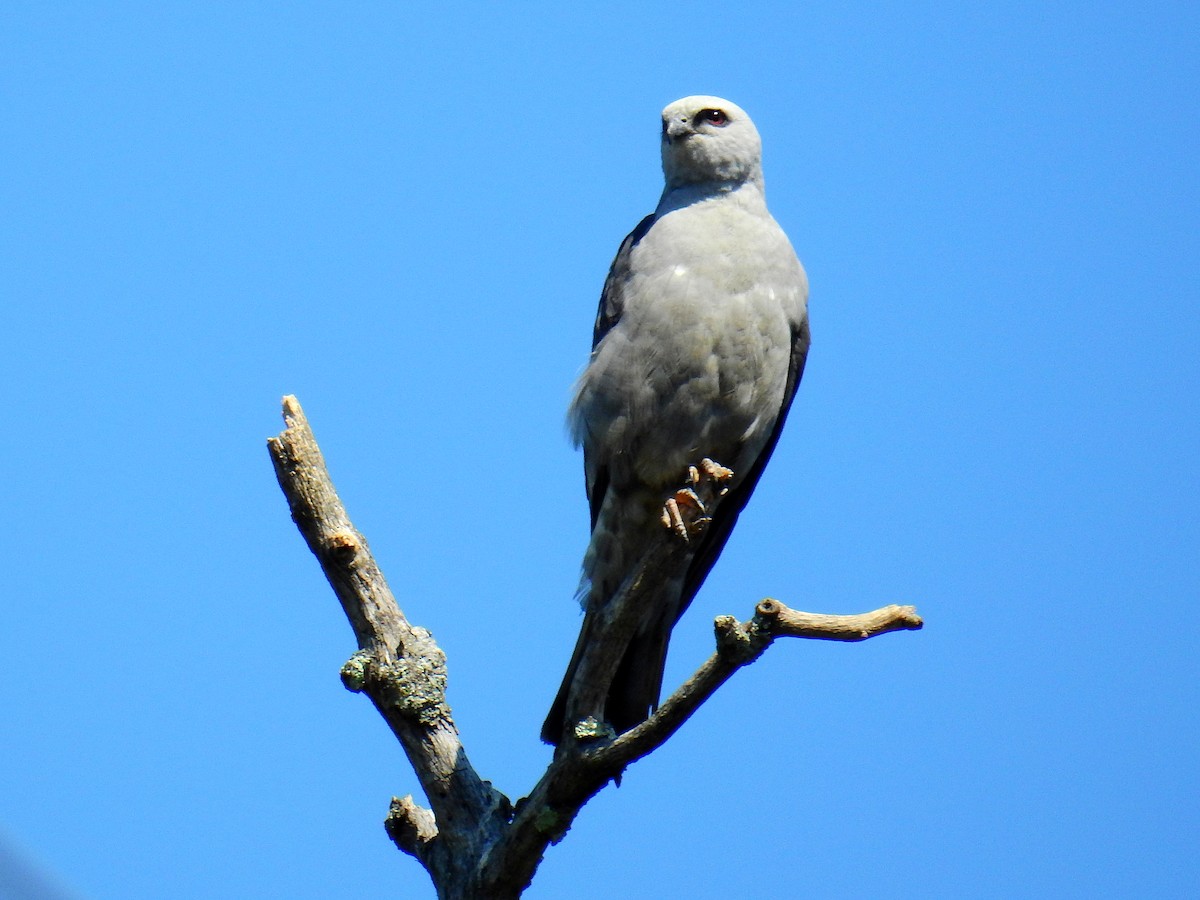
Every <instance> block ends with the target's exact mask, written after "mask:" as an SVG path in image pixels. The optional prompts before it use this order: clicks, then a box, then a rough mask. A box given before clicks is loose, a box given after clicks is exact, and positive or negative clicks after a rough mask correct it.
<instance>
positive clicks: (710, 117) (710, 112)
mask: <svg viewBox="0 0 1200 900" xmlns="http://www.w3.org/2000/svg"><path fill="white" fill-rule="evenodd" d="M696 121H697V124H698V123H700V122H707V123H708V124H709V125H716V126H717V127H718V128H720V127H721V126H722V125H724V124H725V123H726V122H728V121H729V119H728V118H726V116H725V113H724V112H723V111H721V110H719V109H702V110H700V112H699V114H698V115H697V116H696Z"/></svg>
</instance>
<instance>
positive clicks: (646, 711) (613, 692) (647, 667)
mask: <svg viewBox="0 0 1200 900" xmlns="http://www.w3.org/2000/svg"><path fill="white" fill-rule="evenodd" d="M674 620H675V617H674V616H673V615H671V616H663V617H657V618H656V620H655V621H652V622H650V623H649V624H648V625H647V627H645V628H643V629H642V630H641V631H640V632H639V633H638V634H636V635H635V636H634V638H633V640H632V641H630V643H629V646H628V647H627V648H626V649H625V654H624V656H622V657H621V662H620V664H619V665H618V666H617V673H616V675H615V676H614V677H613V683H612V686H611V687H610V688H609V691H608V697H607V698H606V700H605V703H604V718H605V720H606V721H607V722H608V723H609V724H610V725H612V727H613V729H614V730H615V731H616V732H617V734H622V733H624V732H626V731H628V730H629V729H631V728H633V727H634V726H636V725H640V724H641V723H642V722H644V721H646V719H647V718H649V716H650V714H651V713H652V712H654V710H655V709H657V707H658V696H659V692H660V691H661V690H662V681H663V670H664V668H665V667H666V662H667V642H668V641H669V640H670V637H671V627H672V626H673V625H674V624H675V621H674ZM593 621H594V619H593V617H592V615H591V614H588V615H586V616H584V619H583V627H582V628H581V629H580V630H579V640H577V641H576V642H575V651H574V652H573V653H572V654H571V662H570V663H569V664H568V665H567V674H566V676H565V677H564V678H563V682H562V685H561V686H560V687H559V689H558V694H557V695H556V696H555V698H554V703H553V704H551V706H550V713H549V715H547V716H546V721H545V723H544V724H543V725H542V740H543V741H545V742H546V743H547V744H556V745H557V744H558V742H559V741H560V740H562V734H563V729H564V728H566V725H567V723H566V716H567V694H568V693H569V692H570V690H571V682H572V681H574V680H575V671H576V669H577V668H578V667H579V660H580V658H581V657H582V656H583V650H584V648H585V647H586V646H587V644H588V642H589V641H590V640H591V637H592V635H591V631H592V627H593Z"/></svg>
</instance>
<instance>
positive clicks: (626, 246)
mask: <svg viewBox="0 0 1200 900" xmlns="http://www.w3.org/2000/svg"><path fill="white" fill-rule="evenodd" d="M653 224H654V214H653V213H651V214H650V215H648V216H646V218H644V219H642V221H640V222H638V225H637V228H635V229H633V231H631V232H629V234H628V235H626V236H625V240H623V241H621V247H620V249H618V250H617V255H616V257H614V258H613V261H612V265H611V266H609V268H608V277H607V278H606V279H604V290H603V291H601V292H600V309H599V310H598V311H597V313H596V327H595V328H593V329H592V349H593V350H595V349H596V347H597V345H598V344H599V343H600V342H601V341H602V340H604V336H605V335H606V334H608V332H609V331H610V330H612V327H613V326H614V325H616V324H617V322H618V321H619V320H620V318H621V313H622V312H624V311H625V297H624V292H625V282H626V281H627V280H628V278H629V254H630V251H632V250H633V247H634V245H635V244H637V242H638V241H640V240H641V239H642V238H644V237H645V236H646V232H647V231H649V230H650V226H651V225H653Z"/></svg>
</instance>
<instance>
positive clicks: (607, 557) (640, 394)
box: [542, 97, 809, 744]
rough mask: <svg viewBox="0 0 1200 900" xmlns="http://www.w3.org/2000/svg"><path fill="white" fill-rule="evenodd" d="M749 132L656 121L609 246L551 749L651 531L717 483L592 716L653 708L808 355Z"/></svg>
mask: <svg viewBox="0 0 1200 900" xmlns="http://www.w3.org/2000/svg"><path fill="white" fill-rule="evenodd" d="M761 151H762V144H761V141H760V139H759V136H758V131H757V129H756V128H755V127H754V123H753V122H751V121H750V118H749V117H748V116H747V115H746V113H745V112H743V111H742V110H741V109H740V108H739V107H738V106H736V105H734V104H733V103H730V102H729V101H727V100H722V99H720V98H718V97H685V98H684V99H682V100H679V101H676V102H675V103H672V104H671V105H670V106H668V107H667V108H666V109H664V110H663V114H662V165H663V174H664V176H665V179H666V186H665V188H664V190H663V194H662V198H661V199H660V200H659V203H658V208H657V209H656V210H655V211H654V213H653V214H652V215H649V216H647V217H646V218H645V219H643V220H642V221H641V223H640V224H639V225H638V226H637V228H635V229H634V230H633V232H632V233H631V234H630V235H629V236H628V237H626V238H625V240H624V242H623V243H622V244H621V247H620V249H619V250H618V251H617V256H616V259H615V260H613V263H612V267H611V269H610V270H609V273H608V278H607V280H606V281H605V284H604V290H603V293H602V294H601V297H600V311H599V313H598V315H597V316H596V326H595V332H594V335H593V340H592V355H591V359H590V361H589V363H588V365H587V368H586V370H585V371H584V373H583V375H582V376H581V377H580V379H579V382H578V384H577V385H576V389H575V396H574V399H573V401H572V403H571V406H570V410H569V412H568V416H567V419H568V426H569V428H570V432H571V435H572V437H573V439H574V441H575V443H576V444H577V445H582V446H583V459H584V475H585V480H586V485H587V495H588V501H589V503H590V505H591V516H592V537H591V542H590V543H589V545H588V548H587V553H586V555H585V556H584V560H583V579H582V582H581V585H580V599H581V602H582V603H583V605H584V610H585V617H584V622H583V628H582V629H581V632H580V635H579V640H578V642H577V644H576V647H575V653H574V655H573V657H572V659H571V663H570V666H569V667H568V670H567V675H566V678H565V680H564V681H563V685H562V687H561V688H560V689H559V692H558V697H557V698H556V699H555V701H554V705H553V707H552V708H551V710H550V714H549V716H548V717H547V719H546V723H545V725H544V726H543V728H542V739H543V740H545V741H547V742H548V743H552V744H553V743H557V742H558V741H559V740H560V738H561V736H562V732H563V728H564V726H565V723H564V717H565V714H566V709H565V707H566V699H567V692H568V690H569V688H570V685H571V681H572V678H573V676H574V672H575V669H576V666H577V665H578V661H579V659H580V656H581V654H582V652H583V649H584V648H585V647H586V646H587V644H588V641H589V640H590V638H591V635H590V629H592V628H594V627H595V621H596V613H597V611H598V610H601V609H603V608H604V605H605V604H606V603H607V602H608V600H609V599H610V598H611V597H613V596H614V594H615V593H616V592H617V590H618V589H619V588H620V587H621V584H622V582H623V581H624V579H625V578H626V577H627V576H628V575H629V574H631V573H632V571H633V568H634V567H635V566H636V565H637V564H638V562H639V561H640V554H641V553H642V551H644V549H645V548H646V547H647V545H648V543H649V542H650V541H651V539H652V538H653V537H654V535H655V533H656V532H655V530H656V529H661V528H662V527H663V525H662V510H663V504H664V501H665V500H667V499H669V498H670V497H671V496H673V490H672V489H673V488H675V487H677V486H679V485H680V484H681V483H682V482H683V481H684V478H685V476H686V475H687V472H688V467H689V466H692V465H696V464H698V463H699V462H700V461H701V460H702V459H704V458H710V459H712V460H714V461H716V462H717V463H720V464H721V465H723V466H725V467H728V468H729V469H732V470H733V476H732V478H731V479H730V480H729V481H728V483H727V484H728V488H729V493H728V494H727V495H726V496H725V497H724V499H723V500H721V501H720V503H719V504H718V505H717V507H716V509H715V511H714V515H713V519H712V521H711V523H710V524H709V526H708V528H707V530H706V531H705V532H704V533H703V534H702V535H701V536H700V537H699V538H698V539H696V540H695V541H694V542H693V546H694V550H693V551H692V554H691V556H690V559H689V563H688V566H687V568H686V571H685V572H682V573H681V574H680V575H679V577H678V578H677V579H676V580H675V582H674V583H672V584H671V585H670V588H669V590H668V591H667V593H666V595H665V596H663V597H662V599H661V606H660V608H658V609H655V610H654V611H652V612H650V611H648V614H647V615H646V616H645V617H644V619H643V625H642V627H641V630H640V631H639V632H638V633H637V634H636V635H635V637H634V638H633V641H632V642H631V643H630V645H629V648H628V650H627V652H626V654H625V656H624V657H623V659H622V662H621V664H620V667H619V669H618V671H617V675H616V678H615V680H614V681H613V684H612V689H611V691H610V693H609V695H608V698H607V702H606V704H605V711H604V715H605V718H606V720H607V721H608V722H609V723H610V724H611V725H612V726H613V728H614V729H615V730H616V731H617V733H618V734H619V733H621V732H624V731H627V730H628V729H630V728H632V727H634V726H635V725H637V724H639V723H640V722H642V721H644V720H645V719H646V718H647V717H648V716H649V715H650V713H651V712H653V710H654V709H655V708H656V706H657V704H658V699H659V691H660V690H661V687H662V678H663V667H664V664H665V662H666V655H667V642H668V640H669V638H670V636H671V630H672V628H674V626H675V623H676V622H677V621H678V620H679V617H680V616H681V615H682V614H683V611H684V610H685V609H686V608H687V606H688V604H689V603H691V601H692V598H693V597H694V596H695V594H696V592H697V591H698V590H699V589H700V585H701V584H703V582H704V579H705V577H706V576H707V575H708V572H709V570H710V569H711V568H712V566H713V563H715V562H716V560H717V557H718V556H719V555H720V553H721V550H722V548H723V547H724V546H725V541H726V540H727V539H728V538H729V534H730V532H731V531H732V529H733V526H734V524H735V523H736V522H737V518H738V514H739V513H740V512H741V511H742V509H743V507H745V505H746V501H747V500H749V499H750V494H751V492H752V491H753V490H754V486H755V484H756V483H757V482H758V479H759V476H760V475H761V474H762V471H763V467H764V466H766V464H767V460H768V459H769V458H770V456H771V452H772V451H773V450H774V449H775V443H776V441H777V440H778V439H779V432H780V430H781V429H782V428H783V423H784V419H785V418H786V416H787V413H788V408H789V407H790V406H791V403H792V397H793V396H794V395H795V392H796V386H797V385H798V384H799V382H800V376H801V374H802V372H803V370H804V360H805V356H806V355H807V353H808V344H809V329H808V313H807V300H808V278H807V276H806V275H805V273H804V269H803V267H802V266H801V265H800V261H799V260H798V259H797V258H796V254H795V252H794V251H793V250H792V246H791V244H790V243H789V242H788V239H787V236H786V235H785V234H784V233H783V230H782V229H781V228H780V227H779V225H778V224H777V223H776V222H775V220H774V219H773V218H771V214H770V213H769V212H767V204H766V200H765V199H764V195H763V176H762V166H761Z"/></svg>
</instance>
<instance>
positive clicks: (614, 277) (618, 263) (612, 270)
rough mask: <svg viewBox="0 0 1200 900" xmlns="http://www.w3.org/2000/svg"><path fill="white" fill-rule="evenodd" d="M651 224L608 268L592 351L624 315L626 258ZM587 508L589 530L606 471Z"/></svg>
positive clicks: (644, 224) (632, 236)
mask: <svg viewBox="0 0 1200 900" xmlns="http://www.w3.org/2000/svg"><path fill="white" fill-rule="evenodd" d="M653 224H654V214H653V213H651V214H650V215H648V216H646V218H644V219H642V221H640V222H638V224H637V228H635V229H633V231H631V232H629V234H627V235H626V236H625V240H623V241H621V246H620V248H619V249H618V250H617V255H616V257H614V258H613V261H612V265H611V266H609V268H608V277H607V278H605V279H604V290H602V291H601V292H600V309H599V310H598V311H597V312H596V325H595V327H594V328H593V329H592V350H593V351H594V350H595V349H596V347H598V346H599V345H600V342H601V341H602V340H604V336H605V335H606V334H608V333H609V331H611V330H612V328H613V326H614V325H616V324H617V322H619V321H620V320H621V313H622V312H624V311H625V296H624V295H625V284H626V283H627V282H628V280H629V255H630V253H631V251H632V250H633V248H634V246H635V245H636V244H637V242H638V241H640V240H641V239H642V238H644V237H645V236H646V232H648V231H649V230H650V226H651V225H653ZM583 470H584V472H589V471H591V467H590V465H589V460H588V451H587V446H586V444H585V445H584V448H583ZM585 487H586V488H587V495H588V505H589V507H590V508H591V512H592V528H595V527H596V520H597V519H598V518H599V517H600V507H601V506H603V505H604V494H605V492H606V491H607V490H608V467H607V466H597V467H596V470H595V477H594V478H593V479H592V481H591V483H590V484H586V485H585Z"/></svg>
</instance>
